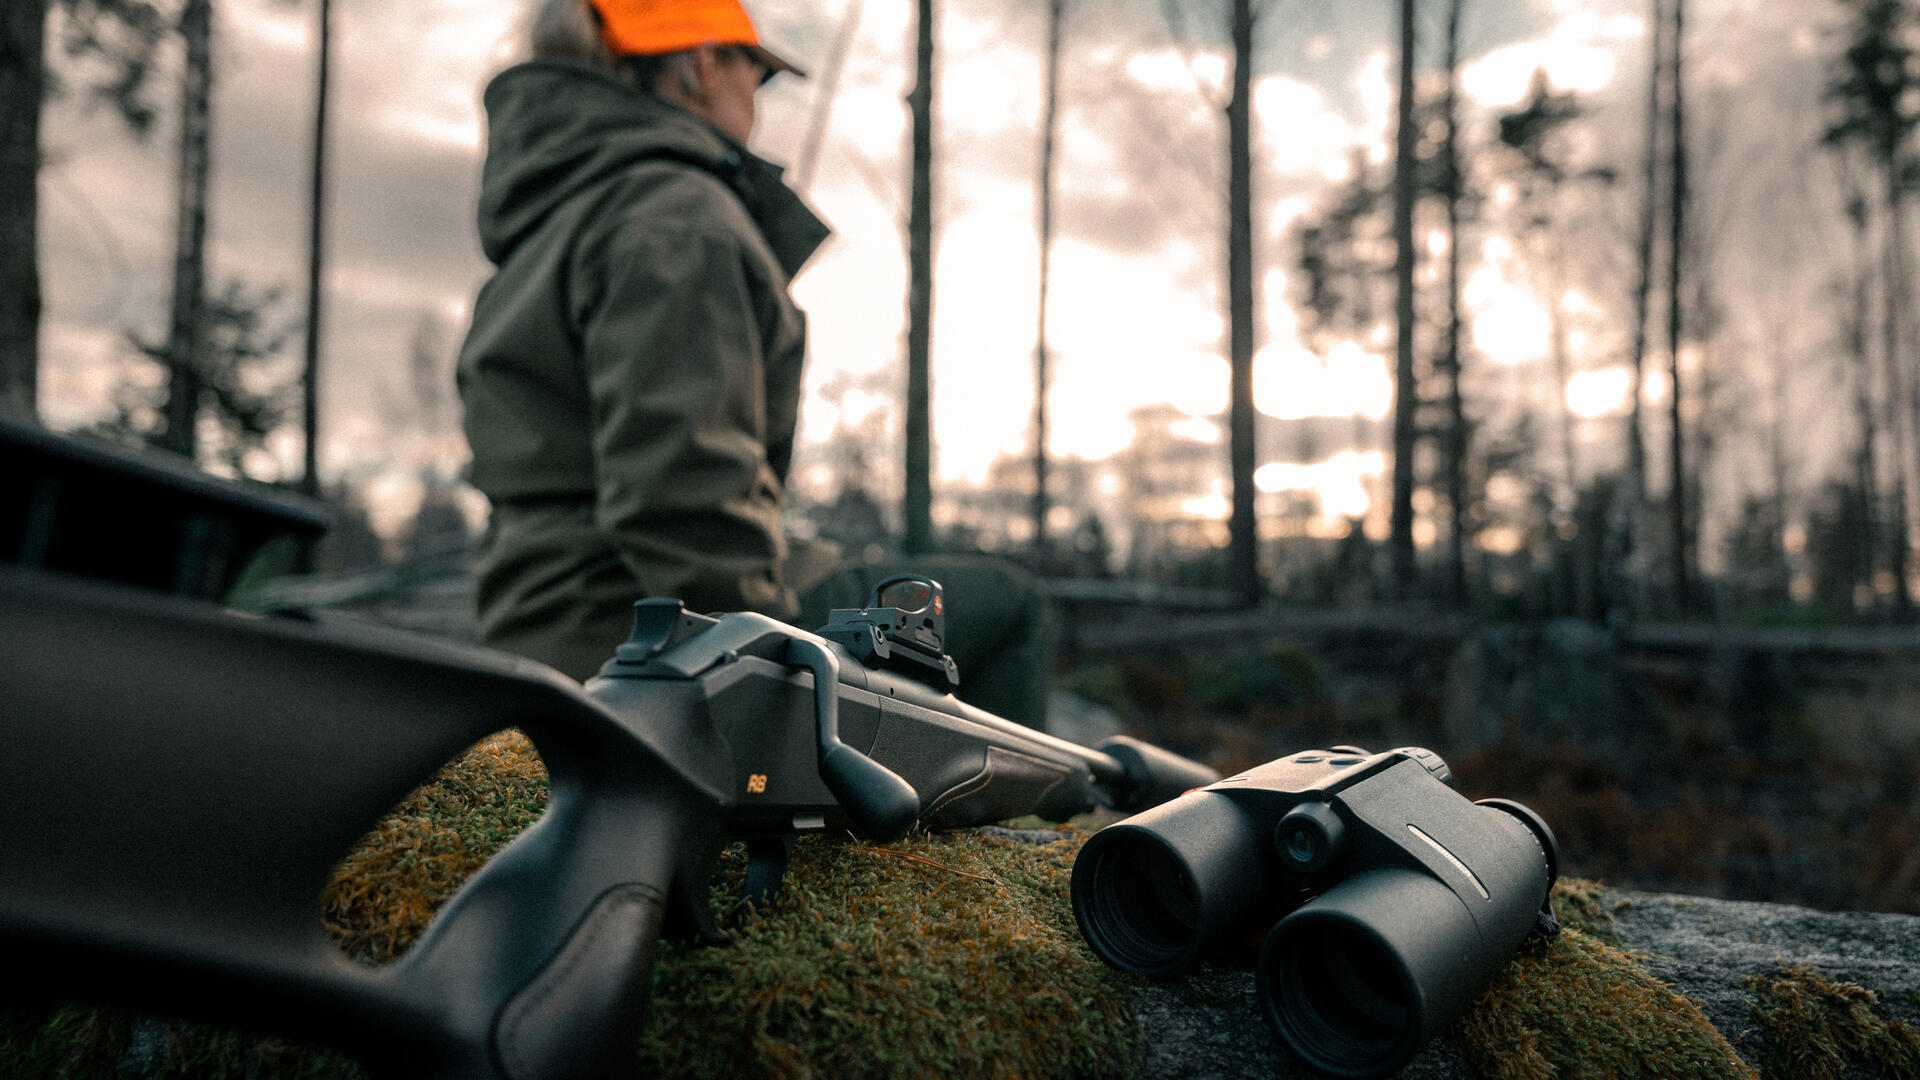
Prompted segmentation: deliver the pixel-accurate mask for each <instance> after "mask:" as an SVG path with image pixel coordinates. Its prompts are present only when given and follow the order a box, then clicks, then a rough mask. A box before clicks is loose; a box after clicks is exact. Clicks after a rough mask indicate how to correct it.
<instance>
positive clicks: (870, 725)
mask: <svg viewBox="0 0 1920 1080" xmlns="http://www.w3.org/2000/svg"><path fill="white" fill-rule="evenodd" d="M0 554H4V553H0ZM941 604H942V601H941V595H940V590H939V587H938V586H937V585H935V584H934V583H932V582H930V581H927V580H925V579H918V578H907V579H897V580H894V581H891V582H886V583H883V584H882V586H881V587H880V589H878V590H877V591H876V595H875V596H874V598H873V600H872V602H871V603H870V604H869V606H868V607H866V608H861V609H852V610H846V611H839V612H836V613H834V616H833V618H832V619H831V621H830V622H829V624H828V625H827V626H826V627H824V628H822V629H821V630H820V632H818V633H808V632H805V631H802V630H799V629H796V628H794V627H792V626H788V625H786V624H783V623H780V622H777V621H775V620H773V619H770V618H766V617H764V616H760V615H755V614H747V613H735V614H726V615H719V616H708V615H701V614H696V613H694V612H690V611H687V610H686V609H685V608H683V607H682V606H681V605H680V604H679V603H678V602H675V601H666V600H651V601H645V602H642V603H640V604H639V605H637V606H636V609H635V617H634V628H633V634H632V636H631V638H630V639H629V640H628V641H627V642H626V643H625V644H623V645H621V646H619V649H618V651H617V652H616V654H615V655H614V656H613V658H612V659H610V660H609V661H608V662H607V664H606V666H605V667H604V668H603V669H602V671H601V673H600V674H599V675H598V676H597V677H596V678H594V679H593V680H591V681H589V682H588V684H587V685H586V686H585V687H584V688H582V687H581V686H579V685H577V684H574V683H573V682H571V681H570V680H568V679H566V678H565V677H563V676H561V675H559V674H558V673H556V672H554V671H552V670H550V669H548V668H545V667H543V666H541V665H538V664H533V663H529V662H527V661H523V660H519V659H516V658H514V657H510V656H506V655H504V654H501V653H497V652H492V651H489V650H484V649H478V648H472V647H463V646H458V645H455V644H452V643H448V642H444V641H438V640H433V639H427V638H423V637H418V636H414V635H411V634H406V633H402V632H399V631H393V630H388V629H384V628H378V627H373V626H370V625H366V624H360V623H348V622H343V621H341V620H339V619H337V618H306V619H300V618H287V617H252V616H244V615H239V614H235V613H233V612H231V611H228V610H226V609H224V608H222V607H220V606H218V605H217V604H212V603H208V602H206V601H204V600H196V599H186V598H181V597H178V596H165V595H159V594H157V593H148V592H143V591H140V590H136V589H132V588H128V587H126V586H124V585H115V584H110V583H105V582H100V581H89V580H83V579H80V578H75V577H70V576H67V575H63V574H57V573H49V572H43V571H34V570H23V569H19V568H4V567H0V638H4V647H0V739H4V746H5V752H4V757H5V760H6V763H7V767H6V780H7V784H8V788H9V790H8V793H7V797H6V798H4V799H0V955H5V956H6V957H7V968H8V972H9V979H8V981H9V983H10V984H11V987H12V988H13V989H14V990H16V991H17V990H19V989H20V988H24V987H32V988H34V989H35V991H36V992H39V993H43V994H47V995H65V996H72V997H78V998H83V999H85V998H95V999H98V998H100V997H102V995H103V994H104V995H110V996H111V997H112V998H114V999H117V1000H119V1001H122V1002H125V1003H127V1004H131V1005H134V1006H136V1007H146V1008H150V1009H155V1010H160V1011H163V1012H166V1013H168V1014H173V1015H187V1016H196V1017H202V1018H208V1019H214V1020H219V1021H222V1022H229V1023H237V1024H242V1025H246V1026H251V1027H254V1028H258V1029H263V1030H268V1031H273V1032H276V1033H282V1034H286V1035H290V1036H293V1037H297V1038H304V1039H311V1040H314V1041H322V1042H328V1043H332V1044H335V1045H340V1046H342V1047H344V1048H345V1049H347V1050H348V1051H349V1052H351V1053H353V1054H354V1055H355V1056H356V1057H358V1058H359V1059H360V1060H361V1061H362V1062H363V1063H364V1064H366V1065H368V1066H369V1067H370V1068H372V1069H374V1070H375V1071H376V1073H379V1074H383V1075H392V1076H406V1077H422V1078H448V1080H451V1078H456V1077H458V1078H463V1080H470V1078H494V1080H557V1078H560V1077H582V1076H595V1075H604V1074H607V1073H609V1072H612V1071H614V1070H615V1069H616V1068H617V1067H618V1066H619V1065H620V1064H621V1063H622V1062H623V1061H625V1060H630V1057H629V1055H630V1052H631V1048H632V1045H633V1041H634V1038H635V1036H636V1035H637V1032H638V1027H639V1024H640V1023H641V1020H642V1013H643V1010H644V1006H645V1003H646V997H647V993H648V985H649V973H650V970H651V968H652V965H653V959H654V951H655V944H656V942H657V941H658V940H659V939H660V937H661V935H662V934H679V935H702V934H704V935H708V936H714V935H715V931H714V928H713V926H712V925H711V923H710V921H709V917H708V914H707V897H708V889H709V884H710V879H711V875H712V871H713V868H714V863H715V859H716V856H717V855H718V854H719V852H720V850H721V849H722V848H723V847H724V846H725V845H727V844H729V843H732V842H736V841H745V842H746V844H747V846H748V851H749V873H748V881H747V890H748V892H749V893H750V894H755V895H765V894H766V893H768V892H770V891H771V890H772V889H773V888H775V887H776V886H777V884H778V881H779V878H780V874H781V871H782V869H783V867H784V860H785V856H786V853H787V852H788V851H789V850H790V845H791V843H792V838H793V837H795V836H797V835H799V834H802V833H806V832H835V831H840V830H849V831H851V832H853V833H855V834H857V835H859V836H861V837H863V838H867V839H870V840H874V841H886V840H890V839H893V838H896V837H898V836H900V835H901V834H902V833H904V832H905V831H906V830H907V829H908V828H909V827H910V826H912V825H913V824H914V823H915V822H916V821H917V822H919V823H921V824H922V825H925V826H927V827H930V828H936V827H952V826H962V825H974V824H984V823H988V822H993V821H997V820H1002V819H1006V818H1011V817H1017V816H1022V815H1026V814H1038V815H1040V816H1042V817H1045V818H1049V819H1052V820H1062V819H1065V818H1067V817H1070V816H1072V815H1074V814H1076V813H1080V812H1083V811H1085V810H1088V809H1090V808H1092V807H1094V806H1096V805H1107V806H1112V807H1115V808H1117V809H1120V810H1123V811H1129V812H1132V811H1137V810H1141V809H1144V808H1146V807H1149V806H1152V805H1154V804H1156V803H1159V802H1162V801H1165V800H1167V799H1169V798H1172V797H1175V796H1177V795H1179V794H1180V793H1181V792H1183V791H1186V790H1188V789H1190V788H1194V787H1197V786H1202V785H1205V784H1208V783H1211V782H1213V781H1214V780H1215V779H1217V776H1216V775H1215V774H1214V773H1213V772H1212V771H1210V770H1208V769H1207V768H1205V767H1204V766H1201V765H1198V764H1196V763H1194V762H1191V761H1187V760H1185V759H1183V758H1179V757H1176V756H1174V755H1172V754H1169V753H1167V752H1165V751H1162V750H1158V749H1156V748H1154V747H1152V746H1148V745H1145V744H1142V743H1139V742H1135V741H1133V740H1130V739H1124V738H1121V739H1114V740H1111V741H1109V742H1107V743H1105V744H1103V745H1102V746H1101V747H1100V748H1098V749H1089V748H1086V747H1082V746H1079V745H1076V744H1074V743H1070V742H1067V741H1064V740H1062V739H1058V738H1053V737H1050V736H1048V735H1046V734H1043V733H1041V732H1037V731H1033V730H1029V729H1027V728H1024V727H1021V726H1019V725H1016V724H1014V723H1012V722H1010V721H1007V720H1004V719H1002V718H1000V717H997V716H993V715H991V714H988V713H985V712H983V711H981V710H979V709H975V708H973V707H970V706H968V705H966V704H964V703H963V702H961V701H960V700H958V699H957V698H955V697H954V696H953V695H952V693H951V690H952V688H953V684H954V681H955V678H956V674H955V671H954V667H953V662H952V661H951V660H950V659H948V658H947V657H946V655H945V653H944V651H943V648H942V645H943V632H944V625H943V624H944V612H943V610H942V607H941ZM506 728H519V729H521V730H523V731H524V732H525V733H526V734H527V735H528V736H529V737H530V738H531V739H532V741H533V742H534V744H535V746H536V747H537V748H538V750H539V752H540V756H541V758H542V759H543V761H544V762H545V763H546V766H547V769H548V771H549V775H550V780H551V784H550V798H549V803H548V806H547V810H546V813H545V815H544V816H543V817H542V818H541V819H540V820H539V821H537V822H536V823H535V824H533V825H532V826H531V827H529V828H528V829H527V830H526V831H524V832H523V833H522V834H521V835H520V836H518V837H516V838H515V839H514V840H513V841H512V842H511V843H510V844H509V845H508V846H507V847H506V848H505V849H503V850H502V851H501V852H500V853H499V854H498V855H496V856H495V857H494V858H493V859H491V860H489V861H488V862H487V863H486V865H485V866H483V867H482V868H481V869H480V870H479V872H478V873H477V874H476V875H475V876H474V877H473V878H472V879H471V880H470V881H468V882H467V883H466V885H465V886H464V887H463V888H462V889H461V890H460V892H459V893H457V894H456V895H455V896H454V897H453V898H452V899H451V900H449V901H448V903H447V904H446V906H445V907H444V908H443V909H442V910H441V912H440V913H439V914H438V916H437V917H436V918H435V919H434V920H433V922H432V923H431V924H430V925H429V926H428V927H427V929H426V931H425V932H424V934H423V935H422V937H421V938H420V939H419V941H418V942H417V943H416V944H415V945H414V946H413V947H412V948H411V949H410V950H409V951H408V952H407V953H406V954H404V955H403V956H402V957H400V958H399V959H398V960H396V961H394V962H393V963H391V964H388V965H386V966H383V967H369V966H365V965H360V964H355V963H353V962H351V961H349V960H348V959H347V958H346V956H345V955H343V954H342V953H341V952H340V951H339V950H338V949H337V948H336V947H334V945H333V944H332V943H331V941H330V940H329V939H328V937H327V935H326V933H325V931H324V930H323V929H322V926H321V922H320V917H319V896H320V894H321V891H322V889H323V887H324V886H325V883H326V881H327V878H328V874H329V871H330V870H331V868H332V867H333V866H334V864H335V863H336V862H337V861H338V860H339V859H340V858H341V857H342V856H343V855H345V854H346V853H347V851H348V850H349V848H350V847H351V846H352V845H353V844H354V842H355V841H356V840H357V839H358V838H360V837H361V836H363V835H365V834H366V833H367V831H368V830H369V829H371V828H372V827H373V826H374V825H375V824H376V823H377V822H378V821H379V819H380V818H381V816H382V815H383V814H385V813H386V812H387V811H388V810H389V809H390V808H392V807H393V806H394V805H395V804H397V803H398V802H399V801H400V800H401V799H402V798H403V797H404V796H405V795H406V794H407V793H408V792H409V791H410V790H412V789H413V788H414V787H416V786H417V785H419V784H420V783H422V782H423V781H424V780H425V779H426V778H427V777H429V776H431V775H432V774H433V772H434V771H435V770H436V769H438V768H439V767H440V766H441V765H443V764H444V763H446V762H447V761H449V760H451V759H452V758H453V757H455V756H456V755H458V754H459V753H460V752H461V751H463V750H464V749H466V748H467V747H469V746H471V745H472V744H473V743H475V742H476V741H478V740H479V739H481V738H482V737H484V736H486V735H488V734H491V733H493V732H496V731H499V730H502V729H506Z"/></svg>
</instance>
